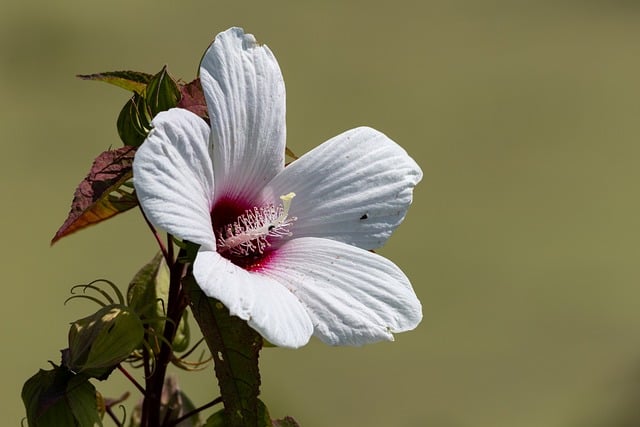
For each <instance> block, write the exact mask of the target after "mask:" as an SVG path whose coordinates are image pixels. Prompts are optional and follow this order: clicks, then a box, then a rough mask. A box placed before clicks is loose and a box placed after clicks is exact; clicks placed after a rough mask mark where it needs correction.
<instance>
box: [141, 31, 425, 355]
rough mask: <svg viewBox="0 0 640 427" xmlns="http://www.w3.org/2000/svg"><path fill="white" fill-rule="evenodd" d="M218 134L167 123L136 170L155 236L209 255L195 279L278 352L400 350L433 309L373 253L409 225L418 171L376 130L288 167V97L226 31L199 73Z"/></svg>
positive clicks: (163, 119)
mask: <svg viewBox="0 0 640 427" xmlns="http://www.w3.org/2000/svg"><path fill="white" fill-rule="evenodd" d="M200 79H201V82H202V86H203V90H204V93H205V98H206V102H207V108H208V111H209V117H210V121H211V126H209V125H208V124H207V123H206V122H205V121H204V120H202V119H201V118H200V117H198V116H196V115H195V114H193V113H191V112H189V111H187V110H184V109H177V108H176V109H172V110H170V111H167V112H163V113H160V114H159V115H158V116H157V117H156V118H155V119H154V120H153V122H152V126H153V129H152V130H151V132H150V133H149V136H148V137H147V139H146V141H145V142H144V144H143V145H142V146H141V147H140V148H139V150H138V152H137V153H136V156H135V161H134V165H133V169H134V177H135V178H134V179H135V188H136V192H137V195H138V199H139V200H140V204H141V205H142V208H143V209H144V212H145V214H146V215H147V217H148V219H149V220H150V221H151V222H152V223H153V224H154V225H155V226H157V227H159V228H161V229H164V230H165V231H167V232H169V233H171V234H172V235H174V236H177V237H178V238H180V239H183V240H187V241H190V242H193V243H196V244H198V245H200V249H199V252H198V254H197V257H196V259H195V263H194V265H193V273H194V276H195V278H196V281H197V282H198V284H199V286H200V287H201V288H202V290H203V291H204V293H205V294H207V295H209V296H211V297H213V298H216V299H218V300H220V301H221V302H222V303H223V304H224V305H225V306H226V307H227V308H228V309H229V311H230V313H231V314H232V315H235V316H238V317H240V318H241V319H244V320H246V321H247V322H248V324H249V325H250V326H251V327H252V328H254V329H255V330H256V331H258V332H259V333H260V334H261V335H262V336H263V337H264V338H265V339H267V340H268V341H270V342H271V343H273V344H275V345H278V346H283V347H300V346H303V345H305V344H306V343H307V342H308V340H309V338H310V337H311V335H315V336H316V337H318V338H319V339H320V340H322V341H324V342H326V343H329V344H333V345H362V344H366V343H371V342H375V341H380V340H393V335H392V332H402V331H407V330H411V329H413V328H415V327H416V325H417V324H418V323H419V322H420V320H421V318H422V308H421V305H420V302H419V301H418V299H417V297H416V295H415V293H414V291H413V289H412V287H411V284H410V283H409V280H408V279H407V277H406V276H405V275H404V274H403V273H402V271H400V269H399V268H398V267H397V266H396V265H395V264H393V263H392V262H390V261H389V260H387V259H385V258H383V257H381V256H379V255H376V254H374V253H372V252H370V251H369V250H370V249H374V248H377V247H379V246H381V245H382V244H383V243H384V242H385V241H386V239H387V238H388V237H389V236H390V235H391V233H392V232H393V230H394V229H395V228H396V227H397V226H398V225H399V224H400V223H401V222H402V220H403V219H404V217H405V214H406V212H407V209H408V207H409V205H410V204H411V200H412V192H413V187H414V186H415V185H416V184H417V183H418V182H419V181H420V179H421V178H422V171H421V170H420V167H419V166H418V165H417V164H416V163H415V162H414V161H413V160H412V159H411V158H410V157H409V156H408V155H407V153H406V152H405V151H404V150H403V149H402V148H401V147H400V146H398V145H397V144H396V143H394V142H393V141H392V140H390V139H389V138H388V137H387V136H385V135H383V134H382V133H380V132H378V131H376V130H374V129H370V128H365V127H361V128H357V129H353V130H350V131H347V132H344V133H342V134H340V135H338V136H336V137H334V138H332V139H330V140H329V141H327V142H325V143H324V144H322V145H320V146H319V147H317V148H316V149H314V150H312V151H310V152H309V153H307V154H305V155H304V156H302V157H300V159H298V160H296V161H294V162H292V163H291V164H290V165H288V166H287V167H286V168H285V167H284V152H285V89H284V81H283V79H282V74H281V72H280V68H279V66H278V63H277V61H276V59H275V57H274V56H273V54H272V53H271V51H270V50H269V48H267V47H266V46H260V45H258V44H257V43H256V40H255V38H254V37H253V36H252V35H250V34H244V32H243V30H242V29H240V28H231V29H229V30H227V31H225V32H223V33H220V34H218V36H217V37H216V39H215V42H214V43H213V44H212V45H211V46H210V47H209V49H208V50H207V52H206V54H205V56H204V58H203V60H202V63H201V65H200Z"/></svg>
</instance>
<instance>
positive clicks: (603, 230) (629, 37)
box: [0, 0, 640, 427]
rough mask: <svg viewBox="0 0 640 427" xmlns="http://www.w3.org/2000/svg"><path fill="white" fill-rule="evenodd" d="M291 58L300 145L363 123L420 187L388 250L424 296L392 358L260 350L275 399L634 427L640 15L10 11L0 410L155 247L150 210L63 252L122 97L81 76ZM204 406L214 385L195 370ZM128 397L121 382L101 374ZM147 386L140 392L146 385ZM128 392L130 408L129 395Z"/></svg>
mask: <svg viewBox="0 0 640 427" xmlns="http://www.w3.org/2000/svg"><path fill="white" fill-rule="evenodd" d="M233 25H239V26H243V27H244V28H245V29H246V30H247V31H248V32H251V33H254V34H255V35H256V36H257V38H258V40H259V41H261V42H263V43H266V44H268V45H269V46H270V47H271V49H272V50H273V51H274V52H275V54H276V56H277V58H278V60H279V62H280V65H281V67H282V70H283V73H284V76H285V81H286V84H287V97H288V100H287V102H288V105H287V107H288V135H289V139H288V141H289V145H290V147H291V148H292V149H293V150H294V151H295V152H297V153H303V152H305V151H307V150H309V149H310V148H312V147H314V146H315V145H317V144H319V143H321V142H322V141H324V140H326V139H328V138H329V137H331V136H333V135H335V134H337V133H339V132H341V131H343V130H346V129H348V128H352V127H355V126H358V125H363V124H366V125H370V126H372V127H375V128H377V129H379V130H382V131H383V132H385V133H387V134H388V135H389V136H391V137H392V138H393V139H395V140H396V141H397V142H399V143H400V144H401V145H403V146H404V147H405V148H406V149H407V151H409V153H410V154H411V155H412V156H413V157H414V158H415V159H416V160H417V161H418V163H419V164H420V165H421V166H422V168H423V169H424V172H425V176H424V180H423V182H422V183H421V184H420V185H419V187H418V188H417V190H416V193H415V202H414V206H413V207H412V209H411V210H410V211H409V215H408V217H407V219H406V221H405V223H404V224H403V226H401V227H400V229H399V230H398V231H397V233H396V234H395V235H394V236H393V237H392V239H391V240H390V241H389V243H388V245H387V246H386V247H385V248H384V249H382V250H381V251H380V252H381V253H382V254H383V255H385V256H387V257H389V258H391V259H392V260H394V261H395V262H396V263H397V264H398V265H400V266H401V267H402V268H403V269H404V271H405V272H406V273H407V275H408V276H409V277H410V278H411V279H412V282H413V284H414V287H415V289H416V292H417V294H418V296H419V297H420V298H421V300H422V302H423V305H424V315H425V317H424V321H423V323H422V324H421V325H420V326H419V327H418V329H417V330H415V331H413V332H409V333H405V334H400V335H398V336H397V339H396V342H395V343H383V344H376V345H371V346H368V347H363V348H357V349H354V348H330V347H327V346H324V345H322V344H320V343H319V342H313V343H311V344H310V345H309V346H307V347H305V348H304V349H301V350H297V351H291V350H283V349H267V350H265V351H264V352H263V355H262V359H261V368H262V373H263V399H264V400H265V401H266V402H267V404H268V405H269V407H270V408H271V411H272V413H273V415H277V416H283V415H285V414H291V415H294V416H295V417H296V418H297V419H298V421H299V422H300V423H301V424H302V426H303V427H325V426H355V425H358V426H403V427H404V426H406V427H412V426H430V427H465V426H493V427H501V426H505V427H507V426H509V427H510V426H520V427H529V426H530V427H539V426H545V427H554V426H558V427H560V426H562V427H566V426H576V427H578V426H580V427H582V426H587V427H591V426H594V427H595V426H598V427H631V426H638V425H640V411H639V410H638V408H639V407H640V405H639V404H640V310H638V307H639V306H640V304H639V301H638V299H639V298H640V283H639V279H640V271H639V269H638V266H639V263H638V255H639V243H638V242H639V241H640V240H639V236H638V231H639V230H640V215H639V210H640V203H639V202H638V190H637V189H638V182H639V180H640V169H639V168H638V167H637V162H638V159H639V158H640V144H638V137H639V136H640V120H638V117H640V3H638V2H634V1H622V0H618V1H564V2H562V1H560V2H551V1H548V2H547V1H538V2H527V1H517V0H513V1H483V0H467V1H464V0H459V1H447V0H438V1H436V0H434V1H429V0H422V1H417V0H416V1H408V0H397V1H394V2H391V1H350V2H344V1H337V0H325V1H322V2H300V1H270V2H265V1H256V0H249V1H245V2H229V1H208V2H199V1H183V2H180V3H178V2H168V1H140V0H126V1H125V0H118V1H110V2H93V1H89V2H80V1H66V2H43V1H40V2H27V1H25V2H5V3H3V5H2V6H0V55H1V56H0V93H2V98H1V99H2V102H1V104H0V105H1V106H0V131H1V132H2V137H1V140H2V142H1V144H2V145H1V147H2V153H1V155H0V171H1V172H0V173H1V174H2V176H1V179H0V189H1V197H2V212H3V213H2V223H3V233H2V239H3V244H2V247H1V249H0V251H1V257H0V259H1V260H2V261H1V262H2V286H3V289H4V292H5V293H4V294H3V296H2V314H1V315H0V316H1V319H0V325H1V326H0V331H1V333H2V335H1V336H0V342H1V343H2V353H1V354H2V355H1V356H0V360H1V362H2V363H1V364H0V366H1V369H2V370H1V378H2V386H1V387H0V402H2V403H1V405H2V409H3V410H2V418H3V420H4V421H3V423H4V424H5V425H18V424H19V422H20V419H21V417H22V416H23V414H24V409H23V406H22V403H21V401H20V396H19V394H20V390H21V387H22V384H23V382H24V381H25V380H26V379H27V378H28V377H29V376H31V375H32V374H34V373H35V372H36V371H37V370H38V369H39V368H46V367H47V363H46V361H47V360H53V361H55V362H58V361H59V353H58V350H59V349H61V348H63V347H65V344H66V333H67V329H68V323H69V322H70V321H72V320H74V319H76V318H79V317H81V316H84V315H86V314H88V313H89V312H90V310H92V309H93V306H92V305H90V304H89V303H83V302H77V301H75V302H72V303H70V304H69V305H67V306H63V304H62V303H63V301H64V299H65V298H66V296H67V295H68V289H69V288H70V286H71V285H74V284H78V283H85V282H87V281H90V280H92V279H95V278H108V279H111V280H113V281H115V282H116V283H118V284H120V285H121V287H122V288H124V287H126V284H127V283H128V281H129V279H130V278H131V276H132V275H133V274H134V273H135V271H136V270H137V268H138V267H139V266H141V265H142V264H143V263H144V262H146V261H147V260H148V259H149V258H151V256H152V255H153V253H154V251H155V247H154V242H153V241H152V239H151V236H150V235H149V234H148V232H147V230H146V228H145V226H144V224H143V222H142V220H141V218H140V217H139V215H138V214H137V213H136V212H135V211H134V212H129V213H127V214H124V215H122V216H120V217H118V218H116V219H114V220H112V221H109V222H108V223H105V224H103V225H101V226H98V227H94V228H91V229H88V230H86V231H83V232H81V233H79V234H76V235H74V236H71V237H68V238H66V239H63V240H62V241H61V242H60V243H58V244H57V245H55V246H54V247H52V248H51V247H49V241H50V239H51V237H52V236H53V234H54V232H55V231H56V230H57V228H58V227H59V226H60V225H61V224H62V222H63V220H64V219H65V217H66V215H67V212H68V209H69V205H70V202H71V198H72V195H73V191H74V189H75V187H76V185H77V184H78V183H79V182H80V180H81V179H82V178H83V177H84V176H85V174H86V173H87V171H88V168H89V165H90V163H91V161H92V160H93V158H94V157H95V156H96V155H97V154H99V153H100V152H102V151H103V150H105V149H107V148H108V147H110V146H114V147H116V146H118V145H119V140H118V136H117V134H116V128H115V120H116V117H117V114H118V112H119V110H120V108H121V106H122V105H123V104H124V102H125V101H126V100H127V99H128V94H127V93H126V92H124V91H121V90H119V89H117V88H113V87H109V86H107V85H104V84H99V83H94V82H83V81H80V80H78V79H76V78H75V77H74V75H75V74H78V73H92V72H99V71H107V70H119V69H134V70H140V71H147V72H156V71H158V70H159V69H160V68H161V67H162V66H163V65H164V64H168V66H169V70H170V72H171V73H172V75H174V76H175V77H181V78H183V79H184V80H187V81H189V80H191V79H192V78H193V77H194V75H195V73H196V69H197V65H198V62H199V58H200V56H201V54H202V52H203V51H204V50H205V48H206V47H207V45H208V43H209V42H210V41H211V40H212V38H213V37H214V35H215V34H216V33H217V32H219V31H222V30H224V29H226V28H228V27H230V26H233ZM181 381H182V384H183V386H184V388H185V389H186V390H187V392H188V393H189V394H190V395H191V396H192V398H193V400H194V401H195V402H196V404H202V403H205V402H207V401H208V400H209V399H211V398H212V397H214V396H217V390H216V385H215V383H214V382H213V374H212V372H211V370H208V371H206V372H201V373H196V374H189V375H181ZM97 387H98V388H99V390H101V391H103V392H104V393H105V394H107V395H110V396H115V395H118V394H119V393H120V391H121V390H122V389H123V387H127V384H126V383H125V382H124V381H123V380H122V378H121V375H119V374H118V373H115V374H114V375H113V380H110V381H108V382H107V383H98V384H97ZM133 396H135V393H134V394H133ZM136 399H137V398H136V397H132V398H130V402H134V401H135V400H136Z"/></svg>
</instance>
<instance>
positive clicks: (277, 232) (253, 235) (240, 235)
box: [216, 193, 297, 256]
mask: <svg viewBox="0 0 640 427" xmlns="http://www.w3.org/2000/svg"><path fill="white" fill-rule="evenodd" d="M295 195H296V194H295V193H289V194H285V195H284V196H280V200H282V204H280V205H278V206H274V205H273V204H269V205H267V206H262V207H254V208H253V209H249V210H246V211H245V213H244V214H243V215H240V216H239V217H238V219H237V220H236V221H234V222H233V223H232V224H228V225H226V226H225V227H222V228H221V229H220V230H218V231H217V232H216V238H217V242H216V243H217V248H218V252H220V253H222V252H228V253H229V254H231V255H237V256H247V255H256V254H262V253H263V252H264V250H265V249H266V248H268V247H269V246H271V244H270V243H269V240H268V239H269V238H274V237H276V238H281V237H285V236H290V235H291V232H290V231H289V226H290V225H291V224H293V222H294V221H295V220H296V219H297V218H296V217H289V216H288V215H289V208H290V207H291V199H293V198H294V197H295Z"/></svg>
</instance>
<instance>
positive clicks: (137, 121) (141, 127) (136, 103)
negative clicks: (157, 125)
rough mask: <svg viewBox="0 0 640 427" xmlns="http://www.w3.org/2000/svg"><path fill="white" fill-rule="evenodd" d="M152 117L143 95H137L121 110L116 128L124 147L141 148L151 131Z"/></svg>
mask: <svg viewBox="0 0 640 427" xmlns="http://www.w3.org/2000/svg"><path fill="white" fill-rule="evenodd" d="M151 119H152V116H151V114H150V113H149V111H148V108H147V105H146V102H145V99H144V97H143V95H139V94H137V93H135V94H133V97H131V99H130V100H129V101H127V103H126V104H124V107H122V110H120V114H119V115H118V120H117V122H116V126H117V128H118V135H119V136H120V139H121V140H122V143H123V144H124V145H129V146H132V147H139V146H140V145H141V144H142V143H143V142H144V140H145V138H146V137H147V134H148V133H149V130H151Z"/></svg>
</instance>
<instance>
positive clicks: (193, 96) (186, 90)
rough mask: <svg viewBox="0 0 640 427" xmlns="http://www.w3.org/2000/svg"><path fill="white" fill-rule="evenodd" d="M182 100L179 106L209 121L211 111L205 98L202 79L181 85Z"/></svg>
mask: <svg viewBox="0 0 640 427" xmlns="http://www.w3.org/2000/svg"><path fill="white" fill-rule="evenodd" d="M180 95H181V97H180V101H179V102H178V105H177V107H180V108H184V109H185V110H189V111H191V112H192V113H194V114H196V115H197V116H199V117H202V118H203V119H205V120H207V121H209V111H208V110H207V103H206V101H205V99H204V92H203V90H202V85H201V84H200V79H195V80H194V81H192V82H190V83H187V84H185V85H181V86H180Z"/></svg>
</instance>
